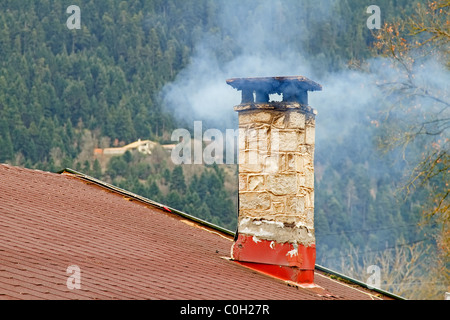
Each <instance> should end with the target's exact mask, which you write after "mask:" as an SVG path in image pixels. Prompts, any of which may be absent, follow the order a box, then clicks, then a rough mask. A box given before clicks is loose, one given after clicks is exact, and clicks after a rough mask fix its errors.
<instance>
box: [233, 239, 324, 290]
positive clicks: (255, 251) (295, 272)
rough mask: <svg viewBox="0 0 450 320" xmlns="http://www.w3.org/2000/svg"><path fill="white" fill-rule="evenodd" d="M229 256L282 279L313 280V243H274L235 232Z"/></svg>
mask: <svg viewBox="0 0 450 320" xmlns="http://www.w3.org/2000/svg"><path fill="white" fill-rule="evenodd" d="M232 259H234V260H235V261H237V262H239V263H240V264H243V265H245V266H247V267H250V268H252V269H255V270H258V271H261V272H264V273H266V274H270V275H272V276H274V277H277V278H280V279H283V280H288V281H294V282H297V283H304V284H312V283H313V282H314V268H315V262H316V247H315V245H311V246H304V245H301V244H297V245H294V244H292V243H277V242H276V241H270V240H259V239H257V238H255V237H252V236H247V235H242V234H239V235H238V238H237V240H236V241H235V242H234V244H233V247H232Z"/></svg>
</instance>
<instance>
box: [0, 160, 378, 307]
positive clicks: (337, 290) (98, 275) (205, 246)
mask: <svg viewBox="0 0 450 320" xmlns="http://www.w3.org/2000/svg"><path fill="white" fill-rule="evenodd" d="M232 241H233V238H232V236H230V235H229V234H227V233H224V232H222V231H221V230H216V229H213V228H209V227H207V226H204V225H201V224H199V223H197V222H196V221H192V220H190V219H187V218H186V217H183V216H180V215H177V214H174V213H168V212H166V211H164V210H162V209H159V208H157V207H154V206H152V205H151V204H149V203H144V202H141V201H138V200H137V199H136V198H134V197H132V196H125V195H123V194H122V195H121V194H119V193H117V192H112V191H111V190H108V189H107V188H104V187H99V186H97V185H95V184H92V183H89V182H87V181H84V180H82V179H79V178H77V177H76V176H72V175H61V174H55V173H48V172H42V171H35V170H29V169H23V168H18V167H12V166H8V165H0V299H27V300H29V299H39V300H41V299H51V300H55V299H58V300H59V299H104V300H107V299H108V300H109V299H159V300H162V299H171V300H179V299H191V300H200V299H202V300H206V299H213V300H235V299H245V300H267V299H269V300H276V299H280V300H294V299H379V298H386V297H385V296H381V295H380V294H378V293H377V292H374V291H370V290H367V289H366V288H363V287H360V286H355V285H349V284H345V283H343V282H340V281H336V280H333V279H331V278H330V277H329V276H327V275H325V274H324V273H323V272H321V271H319V270H316V276H315V283H316V285H317V286H318V287H317V288H302V287H298V286H295V285H293V284H288V283H286V282H284V281H281V280H278V279H274V278H271V277H269V276H267V275H264V274H260V273H258V272H255V271H253V270H251V269H248V268H246V267H243V266H240V265H239V264H237V263H235V262H233V261H230V260H229V259H228V257H229V256H230V248H231V245H232ZM71 265H76V266H78V267H79V268H80V271H81V279H80V283H81V288H80V289H73V290H70V289H69V288H68V286H67V279H68V277H70V276H71V274H68V273H67V272H66V271H67V268H68V267H69V266H71Z"/></svg>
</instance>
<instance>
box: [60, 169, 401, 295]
mask: <svg viewBox="0 0 450 320" xmlns="http://www.w3.org/2000/svg"><path fill="white" fill-rule="evenodd" d="M57 173H58V174H66V175H70V176H73V177H75V178H78V179H81V180H84V181H87V182H89V183H93V184H95V185H97V186H99V187H101V188H105V189H107V190H109V191H111V192H115V193H118V194H121V195H123V196H127V197H130V198H133V199H135V200H138V201H140V202H143V203H145V204H148V205H151V206H153V207H156V208H158V209H161V210H163V211H165V212H168V213H172V214H175V215H178V216H179V217H181V218H184V219H187V220H191V221H193V222H195V223H198V224H199V225H201V226H204V227H207V228H210V229H213V230H214V231H218V232H221V233H223V234H224V235H226V236H231V237H234V236H235V234H236V233H235V232H233V231H230V230H228V229H226V228H223V227H220V226H218V225H215V224H213V223H210V222H208V221H205V220H202V219H200V218H197V217H195V216H192V215H190V214H187V213H185V212H182V211H179V210H177V209H174V208H171V207H168V206H165V205H163V204H161V203H158V202H155V201H153V200H150V199H147V198H145V197H142V196H140V195H137V194H135V193H132V192H130V191H127V190H124V189H121V188H119V187H116V186H114V185H111V184H109V183H107V182H104V181H101V180H99V179H96V178H94V177H91V176H89V175H86V174H83V173H81V172H78V171H75V170H73V169H70V168H66V169H63V170H61V171H58V172H57ZM315 269H316V270H318V271H321V272H322V273H325V274H327V275H332V276H335V277H337V278H338V279H342V280H343V281H348V282H351V283H353V284H355V285H358V286H360V287H363V288H365V289H368V290H371V291H374V292H377V293H379V294H382V295H384V296H386V297H389V298H391V299H395V300H406V299H405V298H403V297H401V296H398V295H396V294H393V293H391V292H388V291H385V290H382V289H379V288H373V287H369V286H368V285H367V284H366V283H364V282H362V281H359V280H357V279H354V278H351V277H348V276H346V275H343V274H341V273H338V272H336V271H333V270H331V269H328V268H326V267H324V266H321V265H318V264H315Z"/></svg>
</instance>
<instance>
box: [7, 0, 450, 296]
mask: <svg viewBox="0 0 450 320" xmlns="http://www.w3.org/2000/svg"><path fill="white" fill-rule="evenodd" d="M372 2H374V1H357V0H336V1H323V0H320V1H311V0H304V1H298V0H295V1H294V0H279V1H272V2H270V1H261V2H259V1H258V2H254V3H253V2H252V1H235V0H231V1H215V0H192V1H185V0H183V1H181V0H131V1H116V0H102V1H93V0H84V1H81V0H80V1H75V0H74V1H71V2H70V3H64V2H62V1H59V0H40V1H34V0H2V1H1V2H0V162H1V163H10V164H12V165H17V166H23V167H28V168H34V169H40V170H48V171H52V172H57V171H59V170H61V169H63V168H72V169H75V170H78V171H80V172H83V173H85V174H89V175H92V176H94V177H96V178H99V179H102V180H105V181H107V182H110V183H113V184H115V185H117V186H119V187H122V188H124V189H127V190H130V191H133V192H135V193H137V194H140V195H143V196H145V197H148V198H150V199H153V200H156V201H159V202H161V203H165V204H167V205H169V206H172V207H173V208H176V209H179V210H182V211H185V212H187V213H189V214H191V215H194V216H198V217H200V218H202V219H205V220H208V221H210V222H212V223H214V224H217V225H220V226H222V227H224V228H227V229H229V230H232V231H235V230H236V223H237V166H236V165H187V166H177V165H174V164H173V163H171V161H170V155H168V154H167V152H165V151H164V150H163V149H162V148H156V149H155V150H154V151H153V152H152V154H151V155H142V154H140V153H138V152H127V153H125V154H124V155H121V156H115V157H111V158H108V159H104V158H98V157H95V156H94V149H95V148H108V147H113V146H121V145H125V144H129V143H131V142H133V141H136V140H138V139H142V140H145V139H149V140H152V141H155V142H158V143H160V144H170V143H174V142H173V141H171V133H172V131H173V130H174V129H176V128H179V127H188V126H190V125H192V123H190V122H188V121H187V120H186V118H184V116H183V115H182V114H181V111H177V109H176V108H174V107H173V105H170V101H168V100H167V99H166V98H165V96H164V95H163V94H162V93H164V92H167V91H165V89H167V86H168V85H170V84H171V83H172V84H173V83H175V84H176V83H177V81H180V78H179V77H182V76H183V74H184V75H186V71H185V70H189V67H190V66H192V63H193V62H195V61H196V60H195V59H197V61H198V59H199V57H202V55H201V53H202V52H203V51H202V50H205V43H206V44H208V46H207V49H206V50H208V53H209V55H210V56H212V58H211V57H210V59H212V60H213V61H214V62H215V63H216V65H218V66H231V65H233V64H234V63H235V61H237V59H238V58H239V57H243V56H245V55H248V53H249V52H253V51H259V57H261V56H263V57H264V55H265V54H262V52H267V56H270V57H271V58H275V59H279V60H283V59H286V53H287V52H289V55H287V56H288V57H300V56H301V57H303V58H305V59H304V60H301V59H299V61H308V64H309V67H308V69H309V70H313V72H312V73H313V75H314V76H315V77H317V78H318V79H316V78H312V79H313V80H318V81H319V82H320V81H322V80H323V81H324V82H325V83H322V84H323V85H324V91H323V92H321V93H317V94H315V96H313V97H312V101H314V102H317V103H319V104H320V103H323V104H333V106H332V108H331V106H329V108H330V109H325V111H323V112H324V113H325V115H326V111H327V110H330V112H329V114H332V116H333V117H335V118H334V119H335V120H337V122H339V121H342V123H341V125H342V127H339V126H337V127H333V130H335V131H330V132H324V131H322V133H321V132H319V131H317V135H318V137H317V142H316V143H317V146H316V158H315V161H316V182H315V190H316V191H315V192H316V195H315V202H316V203H315V208H316V209H315V210H316V211H315V225H316V237H317V263H318V264H321V265H324V266H327V267H330V268H334V269H336V270H338V271H341V272H345V273H351V274H352V275H353V276H355V277H359V278H360V280H363V281H365V280H366V279H367V278H368V277H369V275H370V274H367V273H366V270H365V269H364V268H366V265H367V264H369V265H370V264H377V263H378V264H381V263H383V262H380V261H382V260H380V256H381V255H382V256H383V257H384V260H383V261H384V262H385V263H386V265H385V268H386V269H385V271H386V272H387V270H388V269H389V268H398V266H397V267H396V266H395V264H393V263H391V262H392V261H394V260H395V259H397V260H399V259H403V260H402V261H403V262H404V264H406V265H407V267H406V269H407V270H409V271H411V270H415V269H414V267H413V266H412V265H409V263H410V262H411V261H413V260H414V261H416V260H421V261H422V262H421V264H420V266H421V267H419V268H418V271H417V273H415V272H416V271H414V272H412V271H411V272H410V273H414V277H412V276H411V277H409V278H402V277H401V275H399V276H398V277H396V278H395V279H394V280H392V279H391V278H388V277H387V276H385V278H384V282H383V283H382V284H384V285H385V287H384V288H386V289H388V290H390V291H395V293H399V294H404V295H405V296H408V297H415V298H436V297H437V298H441V297H442V286H444V291H445V289H446V286H445V284H443V282H442V280H441V279H440V278H439V274H434V273H433V275H432V276H429V274H427V273H426V272H425V271H424V270H425V269H424V268H423V266H426V265H427V264H428V263H434V262H433V261H432V260H427V259H431V258H432V257H434V253H433V252H435V251H436V246H437V245H436V241H435V238H434V237H433V234H434V233H435V227H436V223H434V222H433V221H431V222H428V223H427V224H420V223H421V222H423V219H422V218H423V215H422V214H423V211H424V205H423V204H424V203H425V202H426V201H427V200H426V199H427V195H428V194H429V192H430V188H421V189H420V188H419V189H417V190H415V192H414V194H413V196H410V197H406V198H405V197H404V195H403V194H402V193H401V192H400V193H399V192H398V191H399V189H400V188H401V186H402V183H403V182H404V180H405V175H407V172H406V170H408V169H409V164H408V163H407V162H406V161H404V159H403V160H402V156H404V154H401V152H399V151H393V152H390V153H387V154H384V153H383V152H382V150H380V148H379V144H377V141H379V139H381V138H382V134H383V132H380V128H381V126H378V125H374V123H377V122H376V120H374V119H379V115H380V114H379V111H380V110H381V108H382V107H384V106H378V107H379V109H378V110H377V109H373V108H372V107H370V108H369V107H368V108H367V110H365V111H364V112H362V113H361V112H360V113H355V114H354V115H351V116H349V115H346V116H343V115H342V114H339V113H338V111H339V110H342V109H343V108H347V105H349V107H348V108H351V106H353V105H355V104H358V103H359V102H358V100H357V99H356V98H355V99H353V98H352V95H351V94H350V95H349V96H347V98H346V99H348V101H346V102H344V101H339V100H337V99H336V100H334V101H333V102H332V103H331V100H329V99H332V98H329V99H328V100H327V98H323V100H320V99H321V98H320V95H323V96H324V97H327V91H326V89H327V87H326V85H327V84H328V83H329V82H328V80H330V79H335V81H343V80H339V78H338V77H337V76H336V75H337V74H340V73H342V72H347V71H349V70H355V68H356V69H357V70H358V72H363V73H366V74H367V72H368V71H367V70H364V62H365V61H368V60H370V59H372V58H375V57H376V56H377V54H378V53H379V52H377V51H376V50H374V43H375V42H376V41H377V38H376V37H375V36H374V33H373V31H372V30H369V29H368V28H367V26H366V20H367V18H368V17H369V14H367V13H366V8H367V7H368V6H369V5H372V4H375V3H372ZM376 2H377V3H376V4H377V5H378V6H379V7H380V8H382V19H383V23H384V22H385V21H394V20H395V19H402V18H403V19H406V18H407V17H408V16H410V15H411V14H413V13H414V12H415V10H416V8H417V5H416V3H417V2H418V1H408V0H397V1H387V0H386V1H376ZM419 2H421V3H422V6H424V5H425V3H426V1H419ZM69 5H77V6H79V7H80V9H81V29H73V30H69V29H68V27H67V25H66V20H67V19H68V18H69V16H70V14H69V13H67V12H66V9H67V7H68V6H69ZM268 17H269V18H268ZM255 30H261V31H263V32H266V34H263V35H259V34H258V35H256V33H255V34H252V33H251V32H255ZM246 32H248V33H249V34H248V37H247V36H246ZM255 41H258V43H254V42H255ZM243 61H245V60H243ZM292 64H293V65H296V64H297V62H295V61H292ZM289 68H290V67H288V68H286V69H281V70H283V72H284V70H292V72H296V71H297V69H289ZM219 69H220V67H219ZM361 70H362V71H361ZM222 71H223V70H222ZM183 72H184V73H183ZM201 72H202V69H201V68H199V73H201ZM273 75H278V74H268V76H273ZM282 75H291V74H282ZM292 75H293V74H292ZM249 76H251V75H249ZM306 76H308V77H310V75H308V74H306ZM330 81H331V80H330ZM355 81H358V79H356V80H355ZM194 84H195V83H194ZM223 85H225V79H223ZM342 90H346V89H345V88H343V89H342ZM194 91H195V89H194ZM235 94H236V95H237V93H235ZM344 94H345V92H344ZM179 98H180V100H181V101H185V103H186V105H182V106H180V107H181V108H184V109H186V110H188V111H189V110H190V109H189V100H183V99H184V97H179ZM172 101H173V100H172ZM341 102H342V104H341ZM232 107H233V106H232V105H229V109H230V113H231V114H232V115H230V118H231V119H233V116H235V115H233V108H232ZM313 107H317V109H318V110H319V115H318V119H317V121H318V126H320V121H323V126H326V125H327V124H328V122H327V121H328V120H326V116H323V117H322V119H325V120H320V117H321V116H322V114H323V113H322V112H321V110H320V109H321V106H320V105H317V106H313ZM323 107H324V108H325V106H323ZM211 108H214V106H212V107H211ZM331 110H333V111H331ZM183 112H184V111H183ZM349 112H354V109H350V111H349ZM191 116H192V117H193V118H195V117H196V113H195V109H194V108H192V112H191ZM234 119H235V118H234ZM197 120H204V121H205V127H207V125H208V123H210V124H209V125H210V126H211V127H213V126H215V125H216V126H217V122H215V121H214V119H210V118H208V119H206V118H205V119H202V118H197ZM215 120H216V121H217V119H215ZM344 120H345V123H344ZM208 121H209V122H208ZM231 125H233V120H232V121H231ZM234 125H236V127H237V124H236V123H234ZM336 125H337V124H336ZM220 129H224V128H220ZM232 129H234V128H232ZM318 130H319V129H318ZM334 133H336V134H334ZM422 147H423V144H419V145H416V146H415V147H413V148H411V149H408V153H410V154H420V152H421V150H422ZM405 250H406V251H405ZM418 257H419V258H418ZM377 259H378V260H377ZM389 259H392V261H391V260H389ZM390 261H391V262H390ZM430 261H431V262H430ZM356 270H359V271H358V272H359V274H358V273H357V272H356ZM409 271H405V274H409V273H408V272H409ZM352 272H353V273H352ZM405 277H406V276H405ZM382 280H383V278H382ZM402 281H403V282H402ZM389 282H395V285H392V284H390V283H389ZM430 283H431V284H430ZM402 284H404V286H402ZM426 284H430V285H426ZM447 285H448V284H447ZM419 287H421V288H422V289H423V288H424V287H427V290H423V291H422V292H419V291H420V290H418V288H419ZM436 288H439V289H436Z"/></svg>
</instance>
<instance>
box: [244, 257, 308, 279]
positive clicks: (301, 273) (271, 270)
mask: <svg viewBox="0 0 450 320" xmlns="http://www.w3.org/2000/svg"><path fill="white" fill-rule="evenodd" d="M235 262H237V263H239V264H241V265H243V266H245V267H247V268H250V269H253V270H256V271H258V272H261V273H265V274H267V275H269V276H272V277H275V278H277V279H281V280H285V281H292V282H295V283H298V284H303V285H313V284H314V270H301V269H299V268H297V267H284V266H276V265H273V264H263V263H252V262H242V261H235Z"/></svg>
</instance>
